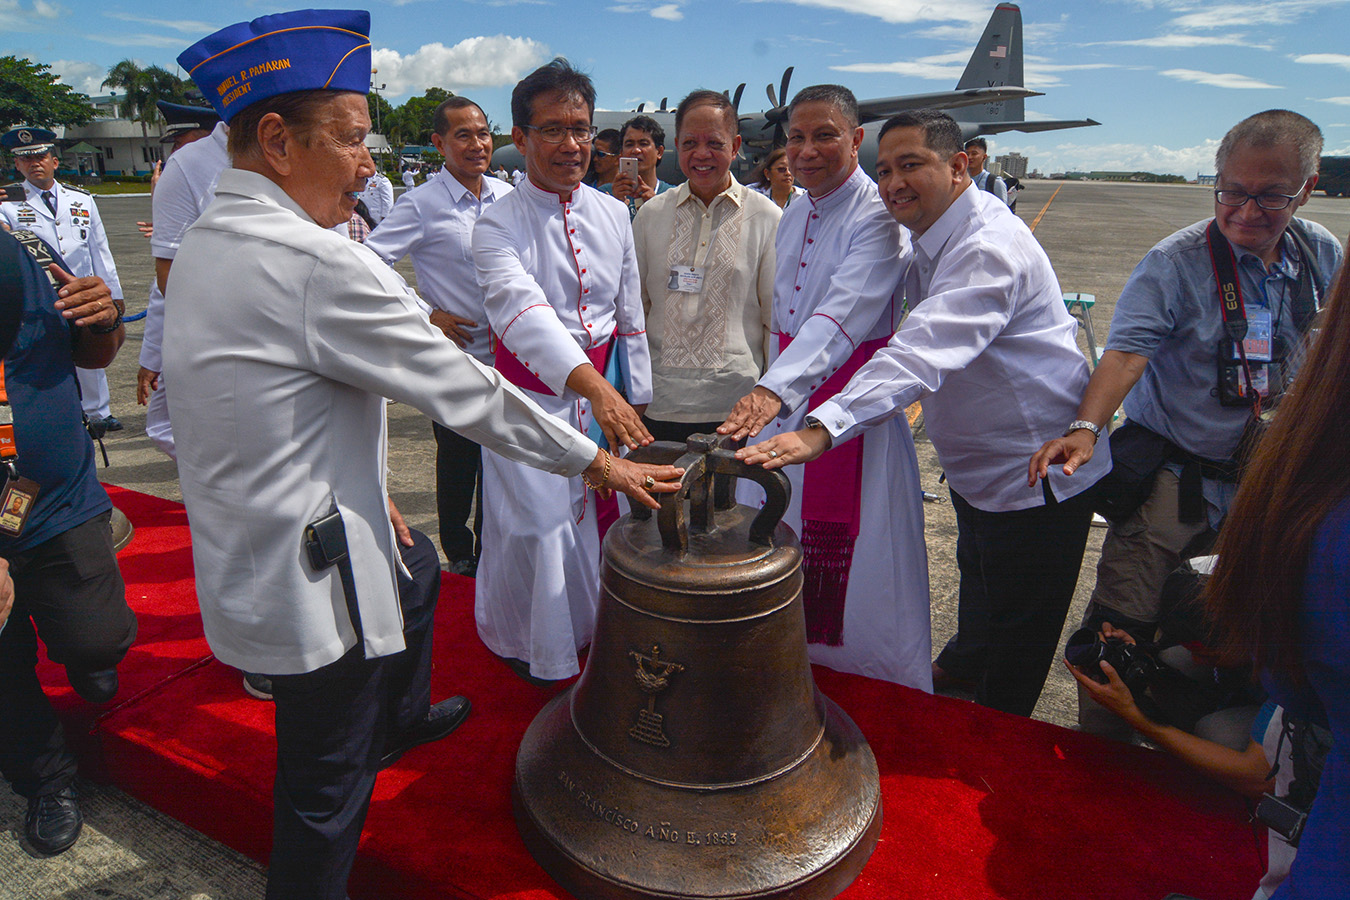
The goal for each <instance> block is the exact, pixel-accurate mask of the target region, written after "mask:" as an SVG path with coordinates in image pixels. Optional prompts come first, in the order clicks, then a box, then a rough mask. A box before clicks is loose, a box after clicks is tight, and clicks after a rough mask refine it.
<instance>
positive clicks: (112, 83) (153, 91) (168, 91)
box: [103, 59, 189, 140]
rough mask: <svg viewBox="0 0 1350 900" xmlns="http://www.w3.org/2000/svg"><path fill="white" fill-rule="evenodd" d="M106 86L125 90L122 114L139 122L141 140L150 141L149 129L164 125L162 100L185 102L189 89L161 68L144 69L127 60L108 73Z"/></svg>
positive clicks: (184, 82) (105, 81) (180, 80)
mask: <svg viewBox="0 0 1350 900" xmlns="http://www.w3.org/2000/svg"><path fill="white" fill-rule="evenodd" d="M103 86H104V87H113V88H121V89H122V91H123V93H124V94H125V96H126V99H125V100H123V102H122V114H123V115H124V116H126V117H127V118H128V119H131V120H132V121H135V122H140V123H141V137H142V138H144V139H146V140H149V138H150V129H149V126H151V125H159V124H160V123H161V122H162V121H163V119H162V117H161V116H160V114H159V107H158V106H156V103H157V102H158V101H160V100H167V101H169V102H171V103H181V102H183V99H184V97H185V95H186V93H187V89H188V86H189V85H188V83H187V82H186V81H184V80H183V79H182V78H179V77H178V76H177V75H175V74H173V73H172V72H170V71H168V70H167V69H165V68H163V67H162V66H148V67H146V68H144V69H142V68H141V67H140V66H138V65H137V64H136V63H135V62H133V61H131V60H129V59H124V60H122V61H121V62H119V63H117V64H116V65H114V66H113V67H112V68H111V69H109V70H108V77H107V78H105V79H104V80H103Z"/></svg>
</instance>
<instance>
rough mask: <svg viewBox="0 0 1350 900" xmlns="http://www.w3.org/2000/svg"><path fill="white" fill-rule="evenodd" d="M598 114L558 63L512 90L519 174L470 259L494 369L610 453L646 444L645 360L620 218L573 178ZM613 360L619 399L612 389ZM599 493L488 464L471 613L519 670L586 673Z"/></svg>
mask: <svg viewBox="0 0 1350 900" xmlns="http://www.w3.org/2000/svg"><path fill="white" fill-rule="evenodd" d="M594 107H595V91H594V88H593V87H592V86H591V83H590V79H589V78H587V76H585V75H583V74H581V73H579V72H577V71H576V70H574V69H572V68H571V67H570V66H569V65H567V64H566V62H565V61H563V60H554V61H553V62H552V63H549V64H548V65H546V66H543V67H542V68H540V69H539V70H537V71H535V72H534V73H533V74H531V75H529V76H527V77H526V78H525V80H524V81H522V82H521V83H520V84H518V85H517V86H516V89H515V91H514V93H513V94H512V98H511V112H512V119H513V121H514V123H515V124H514V127H513V128H512V129H511V136H512V139H513V140H514V141H515V144H516V147H517V149H519V150H520V151H521V153H522V154H523V155H524V157H525V160H526V169H527V177H526V178H525V180H524V181H523V182H522V183H521V184H520V186H519V187H517V188H516V190H515V191H513V192H511V193H510V194H508V195H507V196H506V197H504V198H502V199H501V200H499V201H497V202H496V203H494V204H493V205H492V207H490V208H489V209H488V210H486V211H485V212H484V213H483V214H482V216H481V217H480V218H479V220H478V223H477V224H476V225H475V227H474V234H473V257H474V265H475V267H476V268H477V270H478V281H479V284H480V285H481V286H482V287H483V291H484V295H485V296H484V307H485V309H486V312H487V318H488V324H489V325H490V326H491V329H492V334H493V336H494V339H495V341H496V351H495V360H496V362H495V365H496V367H497V370H498V371H499V372H501V373H502V375H504V376H505V377H506V378H507V379H508V380H510V381H512V382H513V383H514V384H516V385H517V386H519V387H522V388H525V389H526V390H528V391H531V394H530V396H531V397H532V398H533V399H534V400H535V401H536V402H538V403H539V405H540V406H542V407H543V408H544V409H545V410H547V411H548V412H549V413H551V414H552V415H554V416H556V417H557V418H559V419H561V420H563V421H564V422H566V423H567V424H568V425H570V426H572V427H573V428H576V429H577V430H579V431H581V432H583V433H585V432H587V431H589V430H591V426H592V424H593V423H594V424H595V425H597V426H598V428H599V430H600V431H601V432H603V434H604V438H605V439H606V440H607V441H608V442H609V446H610V448H611V450H615V451H617V450H618V449H619V448H620V447H627V448H628V449H633V448H636V447H638V446H640V445H642V444H646V443H650V442H651V435H650V434H648V432H647V429H646V428H644V427H643V425H642V422H641V419H640V413H641V410H642V409H644V408H645V406H646V404H647V403H648V402H649V401H650V400H651V364H650V361H649V357H648V352H647V340H646V334H645V326H644V324H643V314H642V299H641V293H640V285H639V279H638V268H637V257H636V255H635V253H634V249H633V232H632V228H631V226H630V225H629V222H628V209H627V207H625V206H624V205H623V204H622V203H620V202H619V201H617V200H615V199H614V198H612V197H609V196H606V195H604V194H601V193H600V192H599V191H596V190H594V189H593V188H589V187H585V186H583V185H582V184H581V179H582V178H583V177H584V176H585V174H586V170H587V167H588V164H589V162H590V142H591V139H592V138H593V136H594V129H593V128H592V126H591V114H592V112H593V110H594ZM615 354H620V356H621V358H622V359H623V360H624V362H625V363H626V367H627V373H628V382H627V390H628V399H627V400H625V399H624V398H623V396H621V395H620V393H619V392H618V390H616V389H615V387H614V386H613V385H611V384H610V383H609V382H608V381H606V380H605V375H604V373H605V372H606V369H607V368H609V367H611V365H612V364H613V363H614V362H615V358H614V355H615ZM630 402H631V403H633V404H636V405H637V407H638V408H637V409H634V408H633V406H631V405H630ZM598 499H599V498H598V496H597V493H596V491H594V490H592V489H591V488H590V487H589V486H588V485H587V484H586V483H584V481H583V479H581V478H580V477H565V476H562V475H553V474H548V473H545V472H541V471H539V470H537V469H531V468H529V467H527V466H521V465H519V464H518V463H516V462H514V461H512V460H508V459H506V458H505V457H503V456H500V455H498V454H496V453H493V452H489V451H486V450H485V452H484V454H483V532H482V545H483V549H482V556H481V558H480V560H479V565H478V576H477V588H476V597H475V605H474V612H475V616H476V619H477V624H478V634H479V636H480V637H481V638H482V639H483V642H484V643H485V644H486V645H487V646H488V649H490V650H492V652H494V653H496V654H497V655H498V656H500V657H502V658H504V659H505V660H506V661H507V662H508V664H509V665H511V667H512V668H513V669H514V670H515V671H517V672H518V673H519V674H526V668H527V667H528V675H529V676H530V677H531V678H533V679H543V680H550V681H551V680H557V679H561V678H566V677H568V676H570V675H575V674H576V673H577V672H579V671H580V668H579V666H578V664H577V651H578V650H579V649H580V648H581V647H583V646H585V645H586V644H587V643H589V641H590V638H591V633H592V631H593V629H594V625H595V612H596V608H597V605H598V602H599V596H600V528H599V519H601V518H603V513H604V511H605V510H604V506H603V504H602V503H598V502H597V501H598ZM608 502H612V501H608ZM598 507H599V509H598ZM610 509H611V512H610V515H614V513H613V512H612V510H613V507H610ZM597 513H601V515H600V516H598V515H597Z"/></svg>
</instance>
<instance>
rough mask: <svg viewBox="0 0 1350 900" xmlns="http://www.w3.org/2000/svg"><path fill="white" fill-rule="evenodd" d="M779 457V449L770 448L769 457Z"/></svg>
mask: <svg viewBox="0 0 1350 900" xmlns="http://www.w3.org/2000/svg"><path fill="white" fill-rule="evenodd" d="M777 458H778V451H777V450H770V451H769V459H777Z"/></svg>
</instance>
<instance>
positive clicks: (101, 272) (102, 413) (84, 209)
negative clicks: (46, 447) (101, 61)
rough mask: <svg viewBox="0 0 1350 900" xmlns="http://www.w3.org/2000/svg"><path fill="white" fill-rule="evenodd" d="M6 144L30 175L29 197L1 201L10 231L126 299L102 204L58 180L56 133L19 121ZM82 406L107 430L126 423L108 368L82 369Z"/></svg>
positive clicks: (1, 216) (2, 141)
mask: <svg viewBox="0 0 1350 900" xmlns="http://www.w3.org/2000/svg"><path fill="white" fill-rule="evenodd" d="M0 145H3V146H4V148H5V149H6V150H8V151H9V152H10V153H13V154H14V165H15V166H16V167H17V168H18V170H19V174H20V175H22V176H23V178H24V185H23V188H24V193H25V195H26V198H25V199H24V200H22V201H19V202H14V203H0V223H3V225H4V227H5V228H6V229H7V230H9V231H18V230H21V229H23V230H27V231H31V232H33V233H34V234H36V235H37V236H38V237H40V238H42V239H43V240H44V241H46V242H47V244H48V245H49V246H51V247H52V248H53V249H54V250H57V251H59V252H60V254H61V256H62V257H63V258H65V260H66V262H68V263H69V264H70V268H71V272H72V274H74V275H75V277H76V278H80V277H83V276H86V275H97V276H98V277H99V278H102V279H103V281H104V282H105V283H106V284H107V285H108V287H109V288H110V289H111V290H112V295H113V299H115V300H117V301H118V306H121V305H122V284H121V282H119V281H118V280H117V266H116V265H114V264H113V257H112V251H111V250H110V249H108V235H107V232H105V231H104V230H103V220H102V219H100V218H99V215H98V206H97V205H96V204H95V203H94V198H93V197H92V196H90V195H89V194H87V193H85V192H84V191H82V190H80V189H78V188H73V187H70V186H68V185H64V184H61V183H60V182H58V181H57V180H56V167H57V165H58V163H59V160H58V159H57V156H56V150H55V147H56V135H55V134H54V133H53V132H50V131H48V130H47V129H45V128H29V127H27V126H22V125H21V126H19V127H18V128H12V129H10V130H9V131H8V132H6V133H5V134H4V136H3V137H0ZM76 374H77V375H78V376H79V382H80V398H81V399H80V406H81V407H82V408H83V410H84V414H85V415H86V416H88V417H89V421H90V422H93V423H98V424H101V425H102V427H103V430H105V431H121V430H122V423H121V422H119V421H117V419H116V418H114V417H113V415H112V411H111V409H110V408H109V397H108V378H107V376H106V375H104V374H103V370H102V369H76Z"/></svg>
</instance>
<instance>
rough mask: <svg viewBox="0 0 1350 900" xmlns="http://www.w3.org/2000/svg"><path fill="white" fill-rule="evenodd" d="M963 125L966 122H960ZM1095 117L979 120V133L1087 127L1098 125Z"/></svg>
mask: <svg viewBox="0 0 1350 900" xmlns="http://www.w3.org/2000/svg"><path fill="white" fill-rule="evenodd" d="M961 124H962V125H965V124H966V123H964V122H963V123H961ZM1100 124H1102V123H1101V122H1098V121H1096V120H1095V119H1041V120H1035V121H1030V122H980V123H979V126H978V133H979V134H1003V133H1004V132H1008V131H1024V132H1027V133H1030V132H1034V131H1058V130H1059V129H1061V128H1087V127H1089V126H1091V125H1100Z"/></svg>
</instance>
